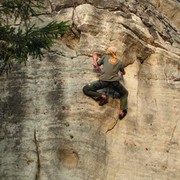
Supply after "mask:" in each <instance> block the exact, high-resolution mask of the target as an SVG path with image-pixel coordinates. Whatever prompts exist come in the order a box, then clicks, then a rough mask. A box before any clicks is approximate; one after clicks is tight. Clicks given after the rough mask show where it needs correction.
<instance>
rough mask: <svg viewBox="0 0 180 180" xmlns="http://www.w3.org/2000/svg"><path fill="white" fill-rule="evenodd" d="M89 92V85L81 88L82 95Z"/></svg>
mask: <svg viewBox="0 0 180 180" xmlns="http://www.w3.org/2000/svg"><path fill="white" fill-rule="evenodd" d="M89 90H90V87H89V85H88V84H87V85H85V86H84V87H83V93H84V94H86V95H87V94H88V92H89Z"/></svg>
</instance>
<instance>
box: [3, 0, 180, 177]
mask: <svg viewBox="0 0 180 180" xmlns="http://www.w3.org/2000/svg"><path fill="white" fill-rule="evenodd" d="M47 4H48V2H47ZM176 4H177V6H179V3H178V2H177V3H176ZM74 7H76V8H75V9H74ZM51 11H53V12H52V14H51V16H50V15H43V16H42V17H43V18H44V19H46V21H45V22H47V21H50V20H52V19H55V20H59V21H61V20H67V21H69V24H70V25H71V30H70V31H69V32H68V34H67V35H65V36H64V37H63V38H62V39H59V40H58V41H57V44H56V45H55V46H54V47H53V48H52V50H51V51H50V52H49V53H47V54H46V55H45V57H44V59H43V61H41V62H40V61H38V60H32V59H30V60H29V62H28V64H27V66H25V67H24V66H21V67H20V66H19V65H17V67H15V69H16V70H15V71H13V72H12V73H11V74H9V76H8V77H7V76H5V75H4V76H1V77H0V84H1V85H0V94H1V96H0V97H1V101H0V119H1V121H0V152H1V153H0V166H1V167H0V179H4V180H6V179H18V180H21V179H22V180H26V179H28V180H29V179H42V180H46V179H48V180H50V179H51V180H57V179H58V180H72V179H73V180H90V179H92V180H121V179H122V180H132V179H136V180H150V179H154V180H162V179H163V180H165V179H173V180H178V179H179V178H180V160H179V159H180V151H179V149H180V147H179V146H180V138H179V137H180V136H179V135H180V134H179V132H180V126H179V119H180V115H179V102H180V99H179V97H180V96H179V95H180V91H179V90H180V84H179V82H180V73H179V70H180V61H179V60H180V58H179V57H180V51H179V49H180V43H179V34H178V30H177V28H176V27H175V26H174V25H172V24H171V22H170V21H169V20H168V19H167V17H165V16H164V15H163V14H161V13H160V12H159V10H158V9H157V8H156V7H155V6H154V5H153V2H151V1H147V0H146V1H145V0H139V1H136V0H130V1H128V2H127V1H125V0H121V1H120V0H119V1H117V0H111V1H106V0H101V1H96V0H86V1H85V0H82V1H75V0H74V1H71V0H63V1H62V0H61V1H57V0H56V1H55V0H51V1H50V5H49V8H47V12H51ZM110 45H115V46H117V47H118V49H119V52H118V57H119V58H120V59H122V61H123V63H124V65H125V66H126V72H127V75H125V76H124V79H122V80H121V83H122V84H123V85H124V86H125V87H126V88H127V89H128V91H129V109H128V115H127V116H126V118H125V119H124V120H122V121H119V120H118V109H119V100H118V99H112V98H110V100H109V103H108V104H107V105H105V106H103V107H100V106H98V104H97V103H96V102H94V101H93V100H92V99H90V98H89V97H86V96H85V95H84V94H83V93H82V87H83V86H84V85H85V84H87V83H89V82H91V81H94V80H96V79H98V74H97V73H96V72H94V70H93V68H92V58H91V55H92V52H93V51H97V52H98V53H99V54H103V53H104V52H105V49H106V48H107V47H109V46H110Z"/></svg>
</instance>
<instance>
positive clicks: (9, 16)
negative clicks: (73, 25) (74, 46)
mask: <svg viewBox="0 0 180 180" xmlns="http://www.w3.org/2000/svg"><path fill="white" fill-rule="evenodd" d="M43 8H45V7H44V0H0V73H3V72H5V71H6V72H8V71H9V70H10V69H11V68H12V65H13V64H15V63H26V61H27V59H28V56H31V57H32V58H40V59H41V58H42V56H43V52H44V50H49V49H50V47H51V46H52V45H53V43H54V42H55V41H54V40H55V39H57V37H58V36H62V35H64V34H65V33H66V32H67V30H68V25H67V22H57V21H52V22H50V23H49V24H47V25H46V26H44V27H38V26H37V25H36V24H33V23H32V21H31V19H32V18H34V17H35V18H39V17H40V15H41V14H42V13H41V11H42V9H43Z"/></svg>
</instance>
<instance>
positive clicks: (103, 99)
mask: <svg viewBox="0 0 180 180" xmlns="http://www.w3.org/2000/svg"><path fill="white" fill-rule="evenodd" d="M107 103H108V100H107V98H102V97H101V99H100V100H99V105H100V106H103V105H105V104H107Z"/></svg>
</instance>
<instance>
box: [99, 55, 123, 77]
mask: <svg viewBox="0 0 180 180" xmlns="http://www.w3.org/2000/svg"><path fill="white" fill-rule="evenodd" d="M97 64H98V66H101V65H103V72H102V74H101V75H100V77H99V79H100V80H103V81H119V76H118V72H119V71H121V72H123V71H124V66H123V65H122V63H121V61H120V60H119V59H117V58H114V57H112V56H110V55H104V56H103V57H102V58H101V59H100V60H99V61H97Z"/></svg>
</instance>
